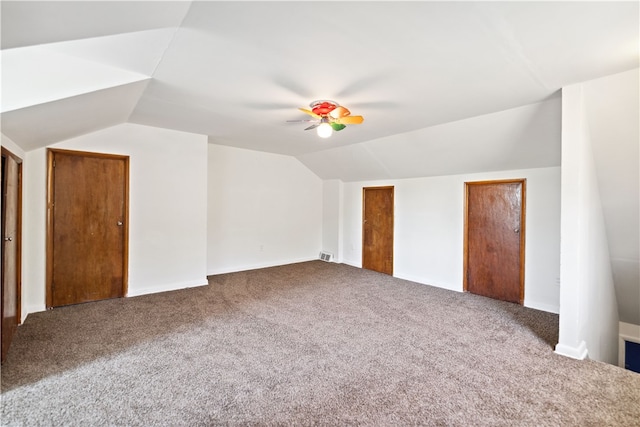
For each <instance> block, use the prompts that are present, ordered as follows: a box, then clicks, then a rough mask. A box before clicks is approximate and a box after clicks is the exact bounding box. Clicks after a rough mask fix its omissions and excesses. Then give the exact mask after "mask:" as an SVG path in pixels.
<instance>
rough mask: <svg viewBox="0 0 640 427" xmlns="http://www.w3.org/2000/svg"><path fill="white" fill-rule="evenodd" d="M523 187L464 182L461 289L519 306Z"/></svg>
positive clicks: (520, 184)
mask: <svg viewBox="0 0 640 427" xmlns="http://www.w3.org/2000/svg"><path fill="white" fill-rule="evenodd" d="M524 185H525V182H524V180H518V181H495V182H483V183H467V185H466V201H467V212H466V236H465V237H466V242H465V247H466V272H465V279H466V280H465V290H467V291H469V292H471V293H474V294H478V295H483V296H487V297H490V298H495V299H499V300H503V301H510V302H515V303H520V304H522V303H523V301H524Z"/></svg>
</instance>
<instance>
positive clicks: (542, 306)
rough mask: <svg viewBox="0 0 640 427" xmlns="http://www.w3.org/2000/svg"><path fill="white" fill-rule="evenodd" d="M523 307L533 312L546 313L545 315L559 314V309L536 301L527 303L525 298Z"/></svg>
mask: <svg viewBox="0 0 640 427" xmlns="http://www.w3.org/2000/svg"><path fill="white" fill-rule="evenodd" d="M524 306H525V307H528V308H533V309H534V310H540V311H546V312H547V313H554V314H560V307H558V306H556V305H552V304H546V303H543V302H538V301H529V300H527V299H526V298H525V300H524Z"/></svg>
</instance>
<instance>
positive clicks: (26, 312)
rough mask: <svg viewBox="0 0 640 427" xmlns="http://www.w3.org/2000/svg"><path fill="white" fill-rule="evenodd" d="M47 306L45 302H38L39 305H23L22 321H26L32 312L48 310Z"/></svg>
mask: <svg viewBox="0 0 640 427" xmlns="http://www.w3.org/2000/svg"><path fill="white" fill-rule="evenodd" d="M46 310H47V307H45V305H44V304H37V305H26V306H24V305H23V306H22V307H21V313H20V314H21V316H22V319H21V321H20V323H24V321H25V320H26V319H27V316H28V315H29V314H31V313H38V312H40V311H46Z"/></svg>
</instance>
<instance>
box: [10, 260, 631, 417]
mask: <svg viewBox="0 0 640 427" xmlns="http://www.w3.org/2000/svg"><path fill="white" fill-rule="evenodd" d="M209 282H210V284H209V286H204V287H200V288H193V289H186V290H182V291H176V292H167V293H162V294H154V295H146V296H141V297H135V298H125V299H117V300H109V301H102V302H98V303H90V304H82V305H77V306H71V307H64V308H58V309H55V310H51V311H47V312H42V313H35V314H31V315H29V316H28V318H27V320H26V321H25V323H24V325H22V326H20V328H19V330H18V333H17V335H16V338H15V340H14V342H13V345H12V348H11V350H10V352H9V357H8V360H7V362H6V363H5V364H4V365H3V366H2V425H8V426H9V425H10V426H14V425H16V426H22V425H24V426H39V425H42V426H49V425H51V426H63V425H64V426H89V425H91V426H137V425H140V426H153V425H159V426H182V425H185V426H208V425H296V426H298V425H301V426H305V425H321V426H324V425H326V426H341V425H371V426H393V425H401V426H405V425H443V426H444V425H448V426H514V425H521V426H634V425H636V426H638V425H640V375H638V374H635V373H632V372H630V371H625V370H623V369H620V368H618V367H615V366H611V365H606V364H603V363H598V362H594V361H589V360H586V361H577V360H573V359H568V358H565V357H561V356H558V355H556V354H555V353H553V346H554V345H555V343H556V342H557V329H558V318H557V316H556V315H553V314H550V313H545V312H540V311H536V310H531V309H527V308H524V307H521V306H518V305H515V304H509V303H503V302H500V301H495V300H491V299H488V298H483V297H480V296H476V295H472V294H463V293H457V292H451V291H447V290H443V289H439V288H434V287H430V286H425V285H420V284H416V283H412V282H407V281H403V280H399V279H394V278H392V277H389V276H385V275H382V274H378V273H374V272H370V271H366V270H361V269H358V268H354V267H350V266H346V265H339V264H331V263H324V262H321V261H315V262H307V263H300V264H293V265H288V266H282V267H273V268H267V269H262V270H255V271H250V272H241V273H232V274H225V275H219V276H213V277H211V278H210V281H209Z"/></svg>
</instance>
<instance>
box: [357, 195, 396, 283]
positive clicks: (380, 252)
mask: <svg viewBox="0 0 640 427" xmlns="http://www.w3.org/2000/svg"><path fill="white" fill-rule="evenodd" d="M362 191H363V207H362V210H363V214H362V217H363V221H362V268H366V269H368V270H373V271H378V272H380V273H385V274H390V275H393V187H370V188H364V189H363V190H362Z"/></svg>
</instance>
